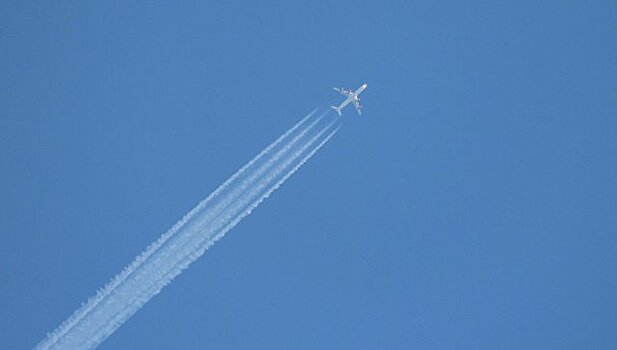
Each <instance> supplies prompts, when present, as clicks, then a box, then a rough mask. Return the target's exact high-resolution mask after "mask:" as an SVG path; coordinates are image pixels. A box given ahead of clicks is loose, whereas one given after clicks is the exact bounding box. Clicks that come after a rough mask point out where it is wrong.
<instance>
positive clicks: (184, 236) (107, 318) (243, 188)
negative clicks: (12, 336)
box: [36, 111, 341, 349]
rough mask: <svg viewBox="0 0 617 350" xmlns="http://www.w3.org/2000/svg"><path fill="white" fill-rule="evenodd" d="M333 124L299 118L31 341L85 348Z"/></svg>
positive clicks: (302, 158) (287, 172) (249, 205)
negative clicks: (60, 320) (51, 328)
mask: <svg viewBox="0 0 617 350" xmlns="http://www.w3.org/2000/svg"><path fill="white" fill-rule="evenodd" d="M340 126H341V124H340V122H339V121H338V119H333V118H332V117H329V116H327V115H326V113H324V114H321V115H316V113H315V111H313V112H312V113H310V114H309V115H308V116H306V117H305V118H303V119H302V120H301V121H299V122H298V123H297V124H296V125H294V126H293V127H292V128H291V129H289V130H288V131H287V132H285V133H284V134H283V135H281V136H280V137H279V138H278V139H277V140H276V141H274V142H273V143H272V144H270V145H269V146H268V147H266V148H265V149H264V150H263V151H262V152H261V153H259V154H258V155H257V156H256V157H255V158H253V159H252V160H251V161H249V162H248V163H247V164H246V165H244V166H243V167H242V168H241V169H240V170H238V171H237V172H236V173H235V174H234V175H233V176H232V177H231V178H229V179H228V180H227V181H225V183H223V184H222V185H221V186H220V187H219V188H217V189H216V190H215V191H214V192H212V193H211V194H210V195H209V196H208V197H207V198H206V199H204V200H203V201H202V202H200V203H199V204H198V205H197V206H196V207H195V208H194V209H193V210H191V211H190V212H189V213H188V214H186V215H185V216H184V217H183V218H182V219H180V220H179V221H178V222H177V223H176V224H175V225H174V226H173V227H172V228H171V229H170V230H169V231H167V232H165V233H164V234H163V235H162V236H161V237H159V239H157V240H156V241H155V242H153V243H152V244H151V245H150V246H148V248H147V249H146V250H145V251H144V252H143V253H141V254H140V255H139V256H137V257H136V258H135V260H134V261H133V262H132V263H131V264H129V265H128V266H127V267H126V268H125V269H124V270H123V271H122V272H121V273H119V274H118V275H117V276H116V277H114V278H113V279H112V280H111V281H110V282H109V283H108V284H107V285H105V286H104V287H103V288H102V289H100V290H99V291H98V292H97V293H96V295H95V296H93V297H92V298H90V299H89V300H88V301H87V302H86V303H85V304H84V305H83V306H82V307H80V308H79V309H78V310H77V311H75V312H74V313H73V315H71V316H70V317H69V318H68V319H67V320H66V321H64V322H63V323H62V324H61V325H60V326H59V327H58V328H56V329H55V330H54V331H53V332H51V333H50V334H48V336H47V337H46V338H45V339H44V340H43V341H42V342H41V343H39V344H38V345H37V347H36V349H92V348H95V347H97V346H98V345H99V344H101V342H103V341H104V340H105V339H107V337H109V336H110V335H111V334H112V333H113V332H114V331H115V330H116V329H118V327H120V326H121V325H122V324H123V323H124V322H126V321H127V320H128V319H129V318H130V317H131V316H132V315H133V314H134V313H135V312H137V311H138V310H139V309H140V308H141V307H142V306H143V305H144V304H145V303H147V302H148V301H149V300H150V299H151V298H152V297H153V296H155V295H156V294H158V293H159V292H160V291H161V289H162V288H163V287H164V286H165V285H167V284H169V283H170V282H171V281H172V280H173V279H174V278H175V277H176V276H177V275H179V274H180V273H181V272H182V271H183V270H184V269H186V268H187V267H188V266H189V265H190V264H191V263H192V262H194V261H195V260H196V259H198V258H199V257H200V256H202V255H203V254H204V253H205V251H206V250H207V249H208V248H209V247H210V246H212V245H213V244H214V243H215V242H216V241H217V240H219V239H220V238H222V237H223V236H224V235H225V234H226V233H227V232H229V230H231V229H232V228H233V227H234V226H235V225H237V224H238V223H239V222H240V220H242V219H243V218H244V217H246V216H247V215H249V214H250V213H251V212H252V211H253V210H254V209H255V208H256V207H257V206H259V204H261V202H263V201H264V200H265V199H266V198H268V196H270V194H271V193H272V192H274V191H275V190H276V189H277V188H279V187H280V186H281V185H282V184H283V183H284V182H285V181H286V180H287V179H288V178H289V177H290V176H291V175H293V174H294V173H295V172H296V171H297V170H298V169H299V168H300V167H301V166H302V165H303V164H304V163H305V162H306V161H307V160H308V159H310V158H311V157H312V156H313V155H314V154H315V153H316V152H317V151H318V150H319V149H320V148H321V147H322V146H323V145H324V144H325V143H326V142H328V140H329V139H330V138H331V137H332V136H334V134H335V133H336V132H337V131H338V129H339V128H340Z"/></svg>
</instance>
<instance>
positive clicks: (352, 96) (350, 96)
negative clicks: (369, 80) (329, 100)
mask: <svg viewBox="0 0 617 350" xmlns="http://www.w3.org/2000/svg"><path fill="white" fill-rule="evenodd" d="M367 86H368V84H364V85H362V86H360V88H359V89H358V90H356V91H351V90H345V89H339V88H334V90H335V91H338V92H339V93H341V95H345V96H347V98H346V99H345V101H343V103H341V105H340V106H338V107H336V106H332V109H334V110H335V111H336V113H338V115H339V116H340V115H341V109H343V108H345V106H347V105H348V104H350V103H353V105H354V107H356V111H357V112H358V115H362V106H361V105H360V98H359V97H358V95H360V93H362V91H364V89H366V87H367Z"/></svg>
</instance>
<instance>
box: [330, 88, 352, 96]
mask: <svg viewBox="0 0 617 350" xmlns="http://www.w3.org/2000/svg"><path fill="white" fill-rule="evenodd" d="M334 90H335V91H338V92H339V93H340V94H341V95H345V96H347V97H349V96H351V95H352V94H353V92H351V90H349V91H347V90H345V89H339V88H334Z"/></svg>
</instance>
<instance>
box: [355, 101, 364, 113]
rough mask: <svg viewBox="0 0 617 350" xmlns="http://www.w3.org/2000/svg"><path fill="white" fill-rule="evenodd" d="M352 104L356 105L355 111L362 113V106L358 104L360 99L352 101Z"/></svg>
mask: <svg viewBox="0 0 617 350" xmlns="http://www.w3.org/2000/svg"><path fill="white" fill-rule="evenodd" d="M353 106H354V107H356V112H358V115H362V106H361V105H360V100H356V101H353Z"/></svg>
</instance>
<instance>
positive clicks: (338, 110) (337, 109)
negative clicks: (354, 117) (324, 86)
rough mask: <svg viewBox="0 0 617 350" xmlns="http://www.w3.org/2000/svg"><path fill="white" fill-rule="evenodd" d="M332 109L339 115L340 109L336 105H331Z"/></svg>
mask: <svg viewBox="0 0 617 350" xmlns="http://www.w3.org/2000/svg"><path fill="white" fill-rule="evenodd" d="M331 108H332V109H334V110H335V111H336V113H338V115H339V117H340V116H341V110H340V109H339V108H338V107H336V106H331Z"/></svg>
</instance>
